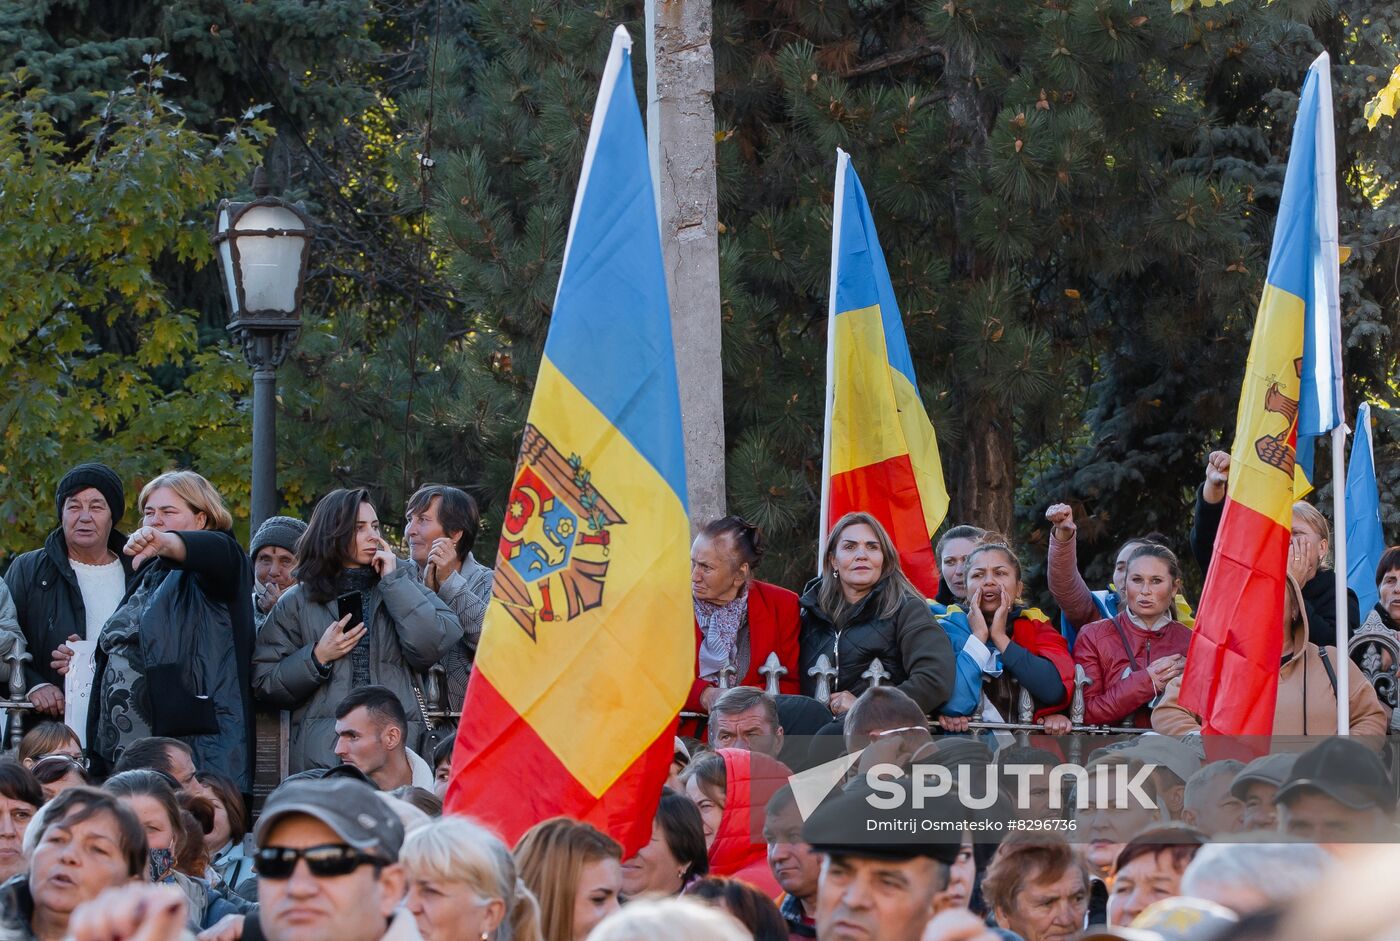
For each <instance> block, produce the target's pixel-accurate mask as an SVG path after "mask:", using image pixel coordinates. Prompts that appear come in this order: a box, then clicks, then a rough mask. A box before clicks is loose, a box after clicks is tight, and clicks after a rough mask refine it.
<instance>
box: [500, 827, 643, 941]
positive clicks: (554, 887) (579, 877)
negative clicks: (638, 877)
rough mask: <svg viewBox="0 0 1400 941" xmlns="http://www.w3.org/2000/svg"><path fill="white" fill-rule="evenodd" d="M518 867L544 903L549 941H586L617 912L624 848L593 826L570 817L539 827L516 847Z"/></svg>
mask: <svg viewBox="0 0 1400 941" xmlns="http://www.w3.org/2000/svg"><path fill="white" fill-rule="evenodd" d="M515 862H516V865H517V866H519V867H520V878H521V879H522V880H523V881H524V882H525V885H526V886H528V887H529V888H530V891H532V892H534V893H535V898H536V899H538V900H539V903H540V926H541V931H540V933H541V935H542V937H543V939H544V941H584V939H585V938H587V937H588V932H590V931H592V930H593V928H594V927H596V926H597V925H598V923H599V922H601V921H602V920H603V919H604V918H606V917H608V916H609V915H611V914H612V913H613V912H615V911H617V910H618V906H619V901H620V900H619V896H620V895H621V893H622V847H621V846H619V845H618V843H617V841H616V840H614V839H613V838H612V837H610V836H608V835H607V834H605V833H603V832H601V831H600V830H598V829H596V828H594V827H592V826H590V825H589V824H586V823H580V822H579V821H577V820H570V819H568V818H567V817H555V818H553V819H550V820H546V821H544V822H543V823H537V824H535V825H534V826H533V827H531V828H530V829H529V830H528V831H527V832H526V834H525V835H524V836H522V837H521V838H520V842H519V843H517V844H516V845H515Z"/></svg>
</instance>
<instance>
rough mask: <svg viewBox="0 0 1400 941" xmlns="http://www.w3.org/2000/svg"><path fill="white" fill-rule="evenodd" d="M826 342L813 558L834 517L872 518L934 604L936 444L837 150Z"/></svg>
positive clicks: (862, 212) (943, 508)
mask: <svg viewBox="0 0 1400 941" xmlns="http://www.w3.org/2000/svg"><path fill="white" fill-rule="evenodd" d="M826 344H827V347H826V348H827V369H826V433H825V448H824V450H823V455H822V465H823V466H822V507H821V539H819V540H818V547H819V549H818V551H819V552H820V547H821V546H823V545H825V543H826V534H827V532H829V531H830V529H831V526H832V524H834V523H835V522H836V521H837V520H839V519H840V518H841V517H842V516H844V515H845V514H847V513H850V512H856V511H863V512H866V513H870V514H871V515H873V516H874V517H875V518H876V519H878V520H879V521H880V522H881V524H883V525H884V527H885V529H886V530H888V531H889V534H890V538H891V539H893V540H894V544H895V548H896V549H897V550H899V558H900V563H901V565H902V567H903V569H904V574H905V575H907V576H908V577H909V580H910V581H912V582H913V583H914V584H915V585H916V586H917V587H918V588H919V589H920V590H921V591H922V592H923V593H924V594H925V595H927V596H928V597H929V598H932V597H933V596H934V595H936V594H937V593H938V567H937V564H936V560H935V559H934V555H933V546H932V545H931V539H932V538H933V534H934V533H936V532H937V531H938V526H939V524H940V523H942V522H943V517H944V516H945V515H947V512H948V491H947V488H946V487H945V486H944V483H943V464H942V462H941V461H940V459H939V456H938V439H937V438H936V437H935V436H934V431H933V423H932V422H931V421H929V417H928V412H927V411H925V409H924V403H923V400H922V399H921V398H920V396H919V382H918V379H917V378H916V377H915V375H914V360H913V357H912V356H910V355H909V343H908V341H907V339H906V338H905V335H904V321H903V319H902V318H901V317H900V313H899V305H898V304H897V303H895V299H894V285H893V284H891V283H890V273H889V269H888V268H887V267H886V266H885V255H884V252H882V251H881V250H880V239H879V236H878V235H877V234H876V232H875V220H874V219H873V218H872V217H871V214H870V204H869V202H867V201H866V198H865V190H864V189H863V188H862V187H861V185H860V178H859V177H857V176H856V171H855V168H854V167H852V166H851V158H850V155H848V154H847V153H846V152H845V151H842V150H837V152H836V195H835V201H834V211H833V216H832V227H831V293H830V302H829V306H828V320H827V340H826ZM821 564H822V560H821V559H820V558H819V559H818V568H819V569H820V567H821Z"/></svg>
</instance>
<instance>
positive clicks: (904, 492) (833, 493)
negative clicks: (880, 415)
mask: <svg viewBox="0 0 1400 941" xmlns="http://www.w3.org/2000/svg"><path fill="white" fill-rule="evenodd" d="M827 500H828V502H827V526H828V527H830V526H831V525H832V524H834V523H835V522H836V521H837V520H839V519H840V518H841V517H843V516H845V515H846V514H847V513H869V514H870V515H871V516H873V517H875V518H876V519H877V520H879V521H880V524H881V525H882V526H884V527H885V529H886V530H887V531H888V532H889V534H890V538H891V539H893V540H894V546H895V548H896V549H898V550H899V562H900V565H902V566H903V567H904V574H905V576H906V577H907V578H908V579H909V580H910V581H911V582H913V583H914V587H916V588H918V589H919V591H921V592H923V593H924V595H925V597H928V598H932V597H933V596H934V595H936V594H938V560H937V559H935V558H934V555H933V546H932V545H931V544H930V543H929V537H930V536H931V535H932V534H931V533H929V531H928V523H927V521H926V520H925V519H924V505H923V501H922V499H921V498H920V496H919V484H918V480H917V478H916V477H915V476H914V465H913V464H912V463H911V462H910V460H909V455H907V454H901V455H899V456H898V457H892V458H888V459H886V460H883V461H880V462H879V463H877V464H867V465H865V466H864V467H857V468H856V469H855V470H849V471H845V472H843V473H840V474H833V475H832V477H831V485H830V489H829V491H828V498H827Z"/></svg>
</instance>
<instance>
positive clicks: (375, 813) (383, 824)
mask: <svg viewBox="0 0 1400 941" xmlns="http://www.w3.org/2000/svg"><path fill="white" fill-rule="evenodd" d="M296 814H304V815H306V816H308V817H311V818H312V819H314V820H319V821H320V822H321V823H324V824H325V825H326V826H328V827H330V828H331V830H333V831H335V834H336V836H338V837H340V838H341V839H342V840H344V841H345V842H346V843H347V844H349V845H350V846H353V847H354V848H355V849H357V850H359V851H360V852H362V853H364V854H365V855H367V856H373V857H375V858H376V859H380V860H383V861H384V862H386V863H394V862H397V861H398V858H399V847H401V846H402V845H403V836H404V830H403V824H402V823H400V822H399V818H398V816H397V815H396V814H395V813H394V811H393V810H392V809H390V807H389V806H388V805H387V804H385V803H384V801H382V800H380V799H379V792H378V791H376V790H375V789H374V788H372V787H370V786H369V785H367V784H364V783H362V782H360V781H356V780H354V779H353V778H349V777H343V776H335V777H327V778H321V779H319V780H305V779H304V780H300V781H288V782H287V783H285V784H283V785H282V786H281V787H279V788H278V789H277V790H275V791H273V792H272V796H271V797H269V798H268V799H267V804H266V805H265V806H264V807H263V812H262V816H260V817H259V818H258V822H257V825H256V826H255V827H254V828H253V838H254V839H255V840H256V841H257V845H258V847H259V848H262V847H263V846H265V845H266V843H267V837H268V835H269V834H270V833H271V832H272V828H273V827H274V826H275V825H276V824H277V823H278V821H280V820H282V819H284V818H286V817H290V816H294V815H296Z"/></svg>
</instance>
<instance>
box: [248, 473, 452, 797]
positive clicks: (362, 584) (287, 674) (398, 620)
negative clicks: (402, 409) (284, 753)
mask: <svg viewBox="0 0 1400 941" xmlns="http://www.w3.org/2000/svg"><path fill="white" fill-rule="evenodd" d="M297 558H298V559H299V564H298V566H297V570H296V572H295V575H296V580H297V584H296V585H293V586H292V587H291V588H290V589H288V590H287V592H286V594H284V595H283V596H282V598H281V600H280V601H279V603H278V604H277V607H276V608H274V609H273V611H272V614H271V616H270V617H269V618H268V620H267V623H266V624H265V625H264V626H263V629H262V632H261V633H260V634H259V635H258V643H257V647H256V648H255V650H254V652H253V690H254V695H255V696H257V698H258V699H260V700H262V701H263V702H266V703H269V704H270V705H273V706H277V707H278V708H281V709H290V710H292V739H291V771H292V773H296V772H298V771H305V770H307V769H309V768H329V767H332V766H334V765H336V764H338V763H339V762H338V761H337V759H336V757H335V721H336V720H335V709H336V706H337V705H338V704H339V703H340V701H341V700H342V699H344V698H345V697H346V696H348V695H349V694H350V692H351V691H352V690H355V689H360V688H363V687H365V686H372V685H378V686H387V687H388V688H389V689H391V690H393V691H394V692H395V693H396V694H398V697H399V700H400V701H401V702H402V703H403V708H404V713H405V714H406V715H407V716H408V719H409V728H408V742H409V745H410V747H413V746H416V745H417V744H418V742H419V740H420V739H421V738H422V735H423V732H424V728H425V727H424V723H423V713H422V709H421V708H420V706H419V699H418V693H419V691H420V690H421V688H422V686H421V684H422V674H423V673H425V672H427V670H428V669H429V668H430V667H431V666H432V665H433V664H434V663H436V662H437V661H439V660H441V659H442V657H443V656H444V655H445V654H446V653H447V651H448V650H449V649H450V648H451V647H452V645H453V644H455V643H457V641H458V640H460V639H461V637H462V625H461V624H460V623H459V622H458V620H457V616H456V615H455V614H453V613H452V611H451V609H449V608H448V607H447V605H446V604H444V603H443V602H442V601H441V600H440V599H439V598H438V597H437V595H436V594H434V593H433V592H431V591H429V590H428V589H427V588H425V587H424V586H423V585H421V584H420V583H418V582H417V581H416V580H415V579H414V577H413V570H412V567H411V566H409V565H408V564H407V563H405V562H402V561H400V560H399V559H398V558H397V557H396V556H395V555H394V554H393V552H391V551H390V549H389V545H388V543H386V542H385V541H384V539H383V537H382V536H381V535H380V532H379V514H378V513H376V512H375V509H374V505H373V504H372V503H371V502H370V499H369V492H368V491H366V490H335V491H332V492H331V493H329V494H327V495H326V496H325V497H323V498H322V499H321V502H320V503H318V504H316V509H315V511H314V512H313V513H312V514H311V522H310V523H309V524H308V525H307V529H306V533H305V534H304V535H303V536H302V538H301V540H300V542H299V543H298V545H297Z"/></svg>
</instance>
